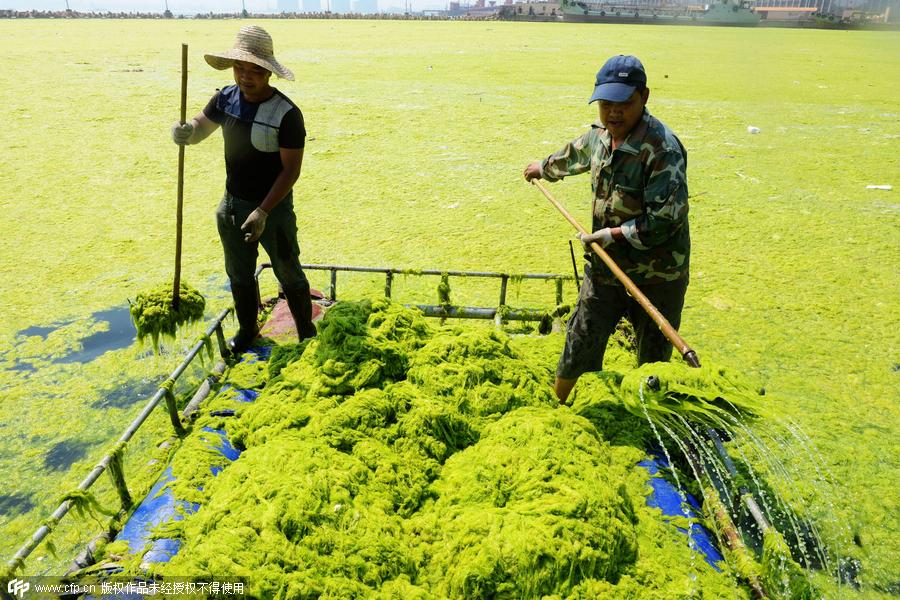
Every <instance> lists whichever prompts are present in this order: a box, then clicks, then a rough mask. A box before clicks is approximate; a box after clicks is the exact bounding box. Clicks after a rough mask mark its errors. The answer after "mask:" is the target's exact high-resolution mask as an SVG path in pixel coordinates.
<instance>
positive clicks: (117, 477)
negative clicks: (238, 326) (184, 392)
mask: <svg viewBox="0 0 900 600" xmlns="http://www.w3.org/2000/svg"><path fill="white" fill-rule="evenodd" d="M231 311H232V309H231V308H226V309H225V310H223V311H222V312H221V313H219V316H218V317H216V319H215V321H213V323H212V325H210V326H209V328H207V330H206V333H205V334H204V335H203V337H202V338H201V339H200V340H198V341H197V343H196V344H194V346H193V347H192V348H191V349H190V351H189V352H188V353H187V355H186V356H185V358H184V360H183V361H182V362H181V364H179V365H178V366H177V367H176V368H175V370H174V371H172V374H171V375H169V377H168V379H166V380H165V381H164V382H163V383H162V385H160V386H159V389H158V390H157V391H156V393H155V394H154V395H153V397H152V398H150V400H148V401H147V404H146V405H145V406H144V409H143V410H142V411H141V413H140V414H139V415H138V416H137V417H136V418H135V419H134V420H133V421H132V422H131V424H130V425H128V427H127V428H126V429H125V431H124V432H123V433H122V435H121V437H119V441H118V444H117V447H118V446H119V445H120V444H124V443H126V442H128V441H129V440H130V439H131V438H132V437H133V436H134V434H135V433H136V432H137V430H138V428H140V426H141V425H143V423H144V421H146V420H147V418H148V417H149V416H150V414H151V413H152V412H153V410H154V409H155V408H156V407H157V406H158V405H159V403H160V401H161V400H162V399H163V398H165V400H166V406H167V409H168V412H169V418H170V419H171V421H172V426H173V428H174V429H175V432H176V433H182V432H183V431H184V427H183V426H182V424H181V418H180V417H179V415H178V411H177V408H176V407H175V396H174V394H173V393H172V386H173V385H174V383H175V381H177V380H178V378H179V377H180V376H181V375H182V373H184V371H185V370H186V369H187V367H188V365H189V364H190V363H191V362H192V361H193V360H194V358H196V356H197V355H198V354H199V353H200V351H201V350H202V349H203V347H204V346H205V345H206V344H207V343H211V338H212V335H213V334H215V336H216V341H217V343H218V346H219V354H220V355H221V357H222V358H223V360H224V359H225V358H226V357H228V356H229V355H230V352H229V350H228V346H227V345H226V344H225V335H224V333H223V331H222V322H223V321H224V320H225V317H227V316H228V313H230V312H231ZM207 381H208V379H207ZM210 385H211V384H210ZM207 387H208V386H207ZM207 393H208V389H207ZM113 454H115V451H113V452H109V453H107V454H106V456H104V457H103V458H102V459H101V460H100V462H99V463H97V465H96V466H95V467H94V468H93V470H91V472H90V473H88V475H87V477H85V478H84V480H83V481H82V482H81V483H80V484H78V488H77V489H78V490H81V491H86V490H87V489H88V488H90V487H91V486H92V485H93V484H94V482H96V481H97V479H99V478H100V475H101V474H102V473H103V471H104V470H106V469H107V468H108V467H109V465H110V462H111V461H112V460H113ZM110 476H111V477H112V478H113V483H114V484H115V487H116V489H117V490H118V491H119V496H120V500H121V501H122V509H123V510H127V509H128V508H130V507H131V505H132V501H131V498H130V497H129V496H128V488H127V485H126V483H125V475H124V473H123V471H122V470H119V469H110ZM71 508H72V501H71V500H65V501H63V502H62V503H60V505H59V507H57V509H56V510H55V511H53V514H52V515H50V518H49V519H48V520H47V521H48V522H49V523H52V524H53V526H52V527H51V526H50V525H47V524H46V523H45V524H43V525H41V526H40V527H38V529H37V530H36V531H35V532H34V534H32V536H31V539H30V540H28V541H27V542H26V543H25V544H23V545H22V547H21V548H19V550H18V551H17V552H16V554H15V555H14V556H13V557H12V558H11V559H10V560H9V562H8V563H7V566H8V567H9V568H10V569H12V570H13V571H14V570H16V569H18V568H20V567H21V566H22V563H23V562H24V561H25V559H26V558H28V556H29V555H30V554H31V553H32V552H33V551H34V549H35V548H37V546H38V544H40V543H41V542H42V541H43V540H44V539H45V538H46V537H47V536H48V535H49V534H50V532H51V531H52V530H53V527H55V526H56V525H57V524H58V523H59V522H60V520H61V519H62V518H63V517H64V516H65V515H66V513H68V512H69V510H70V509H71Z"/></svg>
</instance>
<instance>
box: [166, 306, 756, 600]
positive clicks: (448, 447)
mask: <svg viewBox="0 0 900 600" xmlns="http://www.w3.org/2000/svg"><path fill="white" fill-rule="evenodd" d="M321 325H322V327H321V329H320V331H322V332H324V335H322V334H320V336H319V337H317V338H315V339H313V340H311V341H309V342H307V343H305V344H304V345H303V349H302V350H300V349H299V348H290V349H288V350H286V351H285V355H284V356H291V357H292V359H291V360H285V363H284V364H283V365H282V366H280V367H279V370H278V373H277V376H276V377H273V378H272V379H269V380H268V382H267V384H266V385H265V387H263V388H262V390H261V393H260V395H259V398H258V399H257V400H256V401H255V402H253V403H251V404H249V405H244V406H242V407H240V408H239V410H238V416H237V417H236V418H231V419H225V420H224V427H225V429H226V431H228V433H229V436H230V438H231V440H232V442H233V443H235V445H237V446H239V447H241V448H243V453H242V455H241V457H240V459H239V460H237V461H236V462H234V463H231V464H228V465H227V466H225V469H224V470H223V471H222V472H221V473H220V474H219V475H218V476H215V477H213V476H212V474H211V473H210V468H211V467H216V466H223V465H225V461H224V460H223V457H221V456H218V457H216V456H214V453H212V452H210V450H209V447H210V446H211V445H212V444H211V441H214V440H215V438H214V437H213V436H204V435H197V434H196V432H197V431H198V429H199V428H200V427H202V426H211V425H214V424H215V425H221V424H223V420H222V419H221V418H219V417H214V416H212V415H209V414H208V412H209V411H212V410H216V409H219V408H222V407H226V406H238V403H237V401H236V400H235V399H234V396H233V392H229V393H227V394H225V397H224V398H221V399H219V398H216V399H215V400H213V402H212V403H211V405H210V406H209V407H208V408H207V409H205V411H204V414H202V415H200V416H199V417H198V419H197V421H196V422H195V424H194V431H195V434H194V435H192V436H189V437H188V438H186V439H185V441H184V442H183V446H182V448H180V450H179V453H177V454H176V458H175V461H174V462H173V464H172V466H173V474H174V475H175V477H176V483H175V484H173V490H175V491H176V492H177V495H178V496H179V497H184V498H189V499H192V500H195V501H202V504H203V505H202V508H201V509H200V510H199V511H198V512H196V513H194V514H191V515H187V516H186V517H185V519H184V520H183V521H179V522H178V523H177V524H174V525H169V526H166V527H163V528H161V529H160V530H159V531H157V532H156V534H155V535H157V536H176V537H179V538H180V539H182V540H183V543H184V546H183V548H182V550H181V551H180V552H179V553H178V554H177V555H176V556H175V557H174V558H173V559H172V561H171V562H170V563H167V564H159V565H154V566H152V569H153V571H154V572H156V573H157V574H160V575H163V576H165V575H167V574H168V575H174V574H176V573H177V574H179V575H185V574H199V573H227V574H230V575H234V576H239V577H244V578H246V579H247V581H248V584H249V585H250V595H251V596H252V597H257V598H272V597H280V598H307V597H316V596H323V597H335V596H341V597H384V598H388V597H398V596H397V594H401V595H402V597H420V598H435V599H437V598H491V597H507V596H513V597H537V596H540V595H544V594H546V595H549V596H550V597H559V598H569V597H571V598H579V597H591V594H592V593H593V592H594V591H596V590H600V589H602V590H605V591H606V593H608V594H611V595H614V596H616V595H618V597H626V596H627V597H648V598H650V597H660V598H662V597H673V596H672V595H671V594H672V593H676V592H677V593H680V592H681V591H685V593H688V594H699V595H698V597H715V596H713V595H710V594H714V593H718V594H720V595H719V597H722V596H721V594H722V593H723V591H726V590H727V591H729V592H730V595H731V596H733V597H738V598H741V597H744V592H743V591H742V590H739V589H737V588H735V585H734V582H733V580H732V579H731V576H730V575H728V574H727V573H726V574H717V573H715V572H714V571H712V570H711V569H708V568H703V567H701V566H700V565H695V564H692V563H694V562H695V560H694V559H691V558H689V557H690V556H691V555H692V552H691V551H690V550H689V549H688V548H687V545H686V544H685V543H684V541H683V539H684V538H682V537H680V534H678V533H677V532H676V531H675V528H674V525H668V524H664V523H661V521H660V519H659V518H658V516H656V515H655V512H657V511H656V509H649V508H648V507H646V506H645V505H644V502H643V497H644V496H645V495H646V494H647V493H648V488H647V484H646V475H645V474H642V471H641V470H639V469H635V468H634V466H633V465H634V463H635V462H636V461H637V460H639V459H640V457H641V456H642V455H643V449H642V448H643V446H631V445H623V443H624V442H625V438H624V436H622V435H619V436H612V437H613V439H614V440H615V442H616V445H615V446H613V445H610V443H609V442H607V441H606V439H605V438H604V435H603V433H602V431H603V430H602V429H601V428H599V427H597V425H595V423H600V421H601V420H600V419H599V418H598V415H600V414H601V412H602V409H600V408H597V409H595V410H591V409H589V408H588V407H589V406H596V405H598V404H602V403H610V401H615V402H616V404H615V406H616V409H617V410H621V411H623V414H624V415H625V418H626V420H627V418H628V416H629V415H630V413H628V412H627V411H624V409H623V408H622V407H621V401H619V400H618V398H617V396H616V393H617V392H618V390H619V385H618V384H619V382H620V381H621V379H622V378H621V376H618V377H617V376H615V375H611V376H609V377H607V378H605V379H602V381H607V382H608V383H609V385H608V386H606V387H605V388H603V389H605V390H606V391H605V392H603V391H600V386H591V390H585V391H584V392H583V393H582V394H581V396H580V399H579V403H580V404H579V406H580V407H581V408H580V409H579V410H570V409H568V408H560V407H558V404H557V402H556V401H555V398H554V397H553V395H552V391H551V388H550V383H551V382H552V371H551V370H550V369H549V368H548V367H547V366H546V364H543V363H544V362H546V361H544V360H543V358H544V357H545V356H546V355H547V354H548V353H549V351H550V349H551V348H552V346H549V345H546V343H545V342H544V341H543V338H535V339H534V340H528V339H525V338H520V339H516V340H512V339H511V338H509V337H508V336H506V335H505V334H503V333H499V332H497V331H495V330H493V329H487V328H484V327H480V328H479V327H463V326H460V327H444V328H434V327H431V326H429V325H428V324H427V322H425V321H424V318H423V317H422V316H421V313H419V312H418V311H417V310H412V309H405V308H402V307H400V306H399V305H396V304H393V303H390V302H388V301H375V302H373V301H363V302H358V303H346V302H342V303H338V304H337V305H335V306H334V307H332V309H330V310H329V312H328V314H326V317H325V319H324V320H323V322H322V324H321ZM298 354H299V355H298ZM398 355H402V356H400V359H399V360H398V362H397V364H398V365H402V366H403V368H404V369H405V372H403V371H401V372H392V373H390V374H389V373H388V371H387V370H381V369H379V371H378V372H379V373H381V374H382V376H381V377H379V378H374V379H373V378H369V379H367V383H366V385H365V386H361V387H352V386H351V387H346V386H335V385H331V381H332V379H333V378H334V376H335V375H334V372H333V371H328V372H326V371H324V370H321V369H317V368H316V367H322V366H325V365H326V364H329V361H331V363H332V364H333V363H334V361H337V359H338V357H342V356H346V359H345V360H342V361H340V362H341V363H342V364H343V365H344V368H346V369H347V370H348V371H350V372H358V371H359V368H360V367H361V366H363V365H367V364H370V363H371V362H372V361H373V360H375V361H376V362H378V361H381V360H382V359H384V357H386V356H387V357H391V359H395V358H397V357H398ZM388 362H390V361H388ZM240 368H241V367H240V366H237V367H235V368H234V369H233V370H232V371H229V372H228V373H226V377H225V383H228V384H230V385H236V382H237V381H241V380H245V381H244V382H246V377H245V373H243V372H241V371H240V370H239V369H240ZM232 372H234V374H235V377H234V378H232ZM595 387H596V389H597V390H598V393H596V394H594V393H593V390H594V389H595ZM609 420H610V421H612V419H609ZM182 453H184V454H183V456H179V455H181V454H182ZM696 561H699V562H700V563H702V561H700V559H696ZM662 563H664V564H665V565H666V566H662ZM703 564H705V563H703ZM678 565H680V566H678ZM644 589H650V590H655V591H653V592H652V593H651V595H642V594H643V592H641V593H640V594H639V593H638V590H644ZM700 590H707V591H706V592H701V591H700ZM653 594H657V596H654V595H653ZM703 594H706V595H703Z"/></svg>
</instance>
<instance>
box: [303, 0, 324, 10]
mask: <svg viewBox="0 0 900 600" xmlns="http://www.w3.org/2000/svg"><path fill="white" fill-rule="evenodd" d="M321 10H322V2H321V0H303V12H306V13H310V12H319V11H321Z"/></svg>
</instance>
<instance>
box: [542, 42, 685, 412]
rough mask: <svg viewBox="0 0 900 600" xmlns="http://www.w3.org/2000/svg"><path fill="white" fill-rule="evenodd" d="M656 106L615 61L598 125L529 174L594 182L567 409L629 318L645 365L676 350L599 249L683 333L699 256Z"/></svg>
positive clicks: (559, 383)
mask: <svg viewBox="0 0 900 600" xmlns="http://www.w3.org/2000/svg"><path fill="white" fill-rule="evenodd" d="M649 97H650V89H649V88H648V87H647V74H646V72H645V71H644V66H643V65H642V64H641V61H640V60H638V59H637V58H636V57H634V56H623V55H619V56H614V57H612V58H610V59H609V60H608V61H607V62H606V63H605V64H604V65H603V67H602V68H601V69H600V71H599V72H598V73H597V78H596V80H595V83H594V93H593V94H592V95H591V98H590V100H589V101H588V103H589V104H590V103H593V102H598V101H599V109H600V121H599V122H598V123H596V124H595V125H593V126H592V128H591V129H590V130H589V131H588V132H587V133H585V134H583V135H581V136H580V137H578V138H576V139H575V140H573V141H572V142H571V143H569V144H567V145H566V146H565V147H563V148H562V149H561V150H559V151H558V152H556V153H554V154H551V155H550V156H548V157H547V158H545V159H544V160H543V161H535V162H532V163H531V164H529V165H528V166H527V167H525V179H526V180H528V181H531V180H532V179H546V180H548V181H557V180H560V179H562V178H564V177H566V176H568V175H577V174H579V173H587V172H590V174H591V191H592V200H593V211H592V212H593V223H592V225H593V226H592V228H591V231H592V232H593V233H590V234H587V235H582V234H579V238H580V239H581V241H582V242H583V243H584V244H585V251H586V253H589V254H585V257H586V258H589V259H590V263H589V264H588V265H587V266H586V267H585V275H584V280H583V282H582V284H581V290H580V293H579V296H578V304H577V306H576V307H575V311H574V312H573V314H572V316H571V318H570V319H569V323H568V327H567V331H566V343H565V347H564V348H563V351H562V355H561V356H560V358H559V364H558V365H557V368H556V384H555V388H556V395H557V396H558V397H559V399H560V402H565V400H566V399H567V398H568V396H569V393H570V392H571V391H572V388H573V387H574V386H575V382H576V381H577V380H578V377H579V376H580V375H582V374H583V373H586V372H588V371H599V370H601V369H602V368H603V354H604V352H605V350H606V343H607V341H608V340H609V336H610V335H611V334H612V333H613V331H615V328H616V325H617V324H618V322H619V320H620V319H621V318H622V317H623V316H627V317H628V319H629V320H630V321H631V323H632V325H634V330H635V336H636V338H637V352H638V357H637V358H638V363H639V364H644V363H648V362H658V361H667V360H669V357H670V356H671V355H672V344H671V343H670V342H669V340H668V339H667V338H666V336H665V335H663V333H662V332H661V331H660V329H659V328H658V327H657V325H656V323H654V321H653V320H652V319H651V318H650V317H649V315H647V313H646V312H645V311H644V310H643V309H642V308H641V306H640V305H639V304H638V303H637V301H636V300H634V298H632V297H631V296H630V295H629V294H628V293H627V292H626V290H625V288H624V286H623V285H622V284H621V283H620V282H619V281H618V280H617V279H616V278H615V276H614V275H613V273H612V271H610V269H609V267H607V266H606V264H604V263H603V262H602V261H601V260H600V259H599V257H597V256H595V255H594V254H593V253H592V252H591V251H590V249H589V244H590V243H591V242H596V243H597V244H599V245H600V246H602V247H603V248H604V250H605V251H606V253H607V254H609V256H610V258H612V259H613V261H615V263H616V264H617V265H618V266H619V267H620V268H621V269H622V270H623V271H624V272H625V274H626V275H627V276H628V277H629V278H630V279H631V280H632V281H633V282H634V283H635V284H636V285H637V286H638V288H639V289H640V290H641V292H643V293H644V295H645V296H647V298H648V299H649V300H650V302H651V303H652V304H653V305H654V306H655V307H656V308H657V309H658V310H659V312H660V313H662V315H663V316H664V317H665V318H666V319H667V320H668V321H669V323H670V324H671V325H672V327H674V328H675V329H677V328H678V326H679V324H680V322H681V310H682V307H683V306H684V296H685V292H686V291H687V286H688V267H689V263H690V253H691V239H690V234H689V232H688V218H687V216H688V188H687V173H686V171H687V151H686V150H685V149H684V146H683V145H682V144H681V142H680V141H679V139H678V138H677V137H676V136H675V134H674V133H672V131H671V130H670V129H669V128H668V127H666V126H665V125H664V124H663V123H662V122H660V121H659V120H658V119H656V118H654V117H653V116H652V115H651V114H650V113H649V112H648V111H647V108H646V105H647V99H648V98H649Z"/></svg>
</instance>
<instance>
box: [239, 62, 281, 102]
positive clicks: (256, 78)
mask: <svg viewBox="0 0 900 600" xmlns="http://www.w3.org/2000/svg"><path fill="white" fill-rule="evenodd" d="M233 71H234V82H235V83H236V84H237V85H238V87H239V88H240V89H241V93H242V94H244V98H246V99H247V100H250V101H253V100H256V99H258V98H260V97H261V96H262V95H264V94H265V93H266V92H268V90H269V77H271V76H272V72H271V71H269V70H267V69H264V68H262V67H260V66H259V65H255V64H253V63H249V62H244V61H242V60H236V61H234V67H233Z"/></svg>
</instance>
